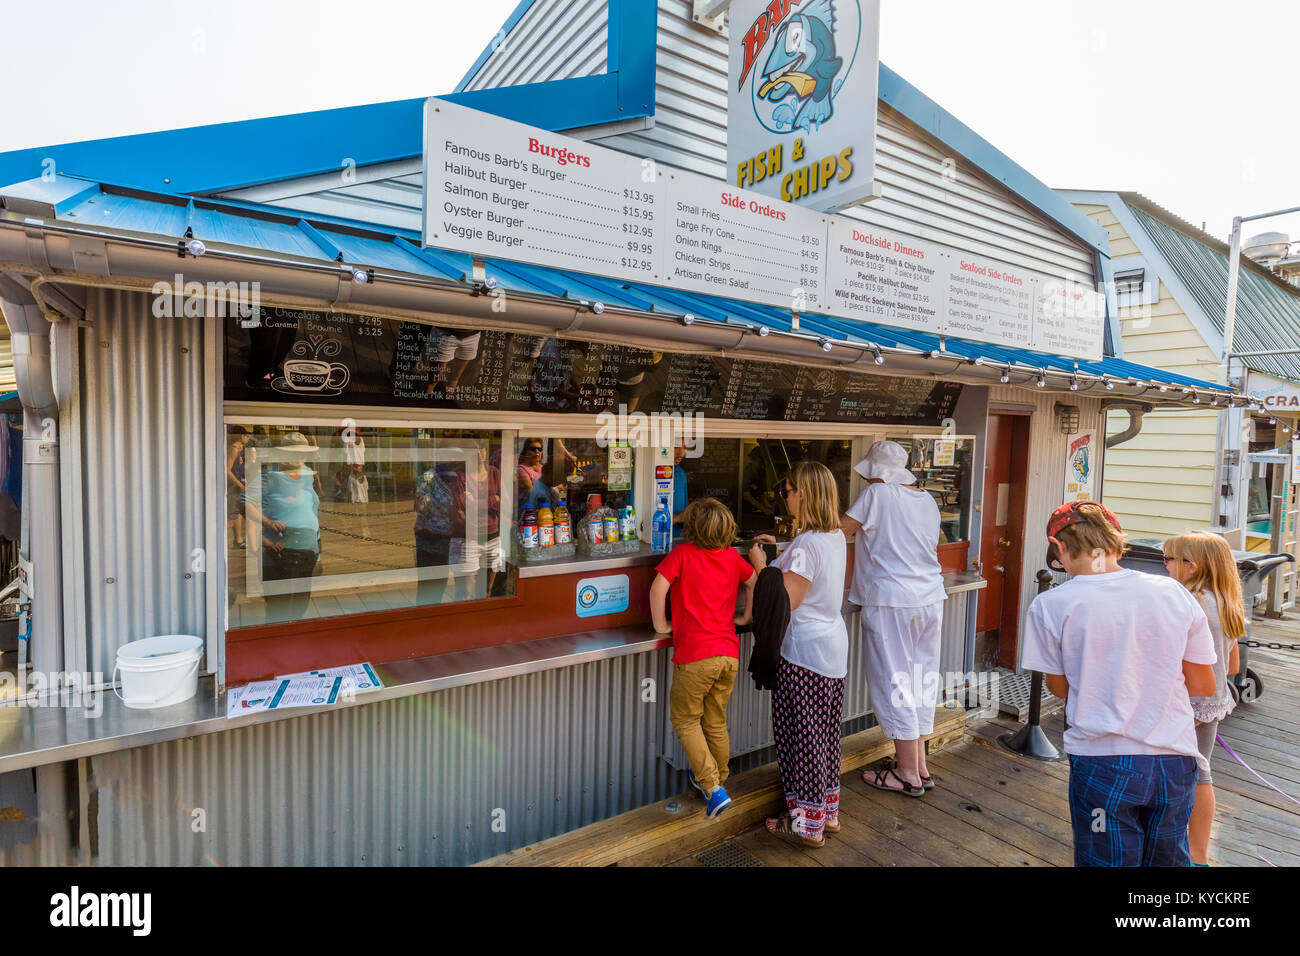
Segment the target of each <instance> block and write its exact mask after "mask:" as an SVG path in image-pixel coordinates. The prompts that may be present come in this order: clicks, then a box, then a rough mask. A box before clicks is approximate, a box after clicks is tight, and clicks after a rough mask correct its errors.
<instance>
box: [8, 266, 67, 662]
mask: <svg viewBox="0 0 1300 956" xmlns="http://www.w3.org/2000/svg"><path fill="white" fill-rule="evenodd" d="M0 312H3V314H4V320H5V322H6V323H7V324H8V326H9V332H10V336H11V337H12V340H13V356H14V379H15V380H16V382H17V386H18V397H19V400H20V401H21V402H22V406H23V509H22V541H21V547H22V552H23V554H24V555H25V556H26V557H27V559H28V560H29V561H30V562H31V563H32V609H31V625H32V629H31V639H30V642H29V644H28V661H27V663H28V664H29V666H31V667H33V668H35V669H39V670H42V671H59V670H62V669H63V557H62V552H61V548H60V541H61V539H62V511H61V507H60V500H61V499H60V487H59V434H58V429H59V405H58V400H57V396H56V393H55V390H54V374H53V364H52V361H51V351H50V342H51V330H52V329H53V325H52V323H51V322H50V321H49V320H48V319H47V318H46V315H45V313H44V311H43V310H42V309H41V307H40V305H39V304H38V303H37V301H36V298H35V297H34V296H33V295H32V294H31V293H30V292H29V291H28V290H26V289H24V288H22V286H21V285H19V284H18V283H17V282H14V281H13V280H12V279H10V278H9V277H7V276H0Z"/></svg>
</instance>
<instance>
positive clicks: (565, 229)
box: [424, 99, 662, 282]
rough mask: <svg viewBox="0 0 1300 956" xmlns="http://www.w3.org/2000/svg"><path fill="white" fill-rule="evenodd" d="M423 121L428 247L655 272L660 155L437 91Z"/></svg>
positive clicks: (616, 271)
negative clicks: (504, 115)
mask: <svg viewBox="0 0 1300 956" xmlns="http://www.w3.org/2000/svg"><path fill="white" fill-rule="evenodd" d="M424 128H425V143H426V145H425V160H424V161H425V178H424V184H425V188H424V244H425V245H427V246H434V247H437V248H441V249H459V250H461V251H463V252H469V253H471V254H473V255H475V256H479V257H484V256H491V257H496V258H502V259H518V260H521V261H523V262H535V263H539V264H545V265H548V266H554V267H555V268H559V269H573V270H576V271H579V272H594V273H597V274H599V275H605V276H612V277H615V278H619V279H630V280H633V281H643V282H654V281H657V280H658V278H659V246H658V238H659V236H660V235H661V233H660V231H659V216H660V209H661V208H662V202H661V196H660V190H659V184H658V182H657V180H658V176H659V173H658V171H657V170H656V168H655V164H654V163H650V162H646V163H643V162H642V161H641V160H640V159H638V158H636V157H635V156H629V155H627V154H626V153H617V152H615V151H614V150H612V149H604V148H602V147H599V146H592V145H590V144H588V143H584V142H583V141H581V140H576V139H572V138H570V137H568V136H560V135H557V134H554V133H547V132H545V131H543V130H539V129H536V128H534V127H531V126H525V125H524V124H523V123H515V122H513V121H511V120H505V119H501V118H500V117H497V116H490V115H488V114H486V113H483V112H480V111H479V110H472V109H469V108H467V107H464V106H458V105H456V104H454V103H448V102H446V101H444V100H438V99H430V100H428V101H427V102H426V104H425V114H424Z"/></svg>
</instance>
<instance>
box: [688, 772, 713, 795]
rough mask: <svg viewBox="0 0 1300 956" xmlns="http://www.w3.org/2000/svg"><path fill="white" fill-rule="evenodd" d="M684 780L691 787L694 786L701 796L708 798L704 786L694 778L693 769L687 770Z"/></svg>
mask: <svg viewBox="0 0 1300 956" xmlns="http://www.w3.org/2000/svg"><path fill="white" fill-rule="evenodd" d="M686 780H687V782H688V783H689V784H690V785H691V786H692V787H694V788H695V789H696V790H698V791H699V792H700V796H701V797H703V798H704V799H705V800H707V799H709V795H708V793H707V792H706V791H705V789H704V787H702V786H700V782H699V781H698V780H697V779H695V771H693V770H687V771H686Z"/></svg>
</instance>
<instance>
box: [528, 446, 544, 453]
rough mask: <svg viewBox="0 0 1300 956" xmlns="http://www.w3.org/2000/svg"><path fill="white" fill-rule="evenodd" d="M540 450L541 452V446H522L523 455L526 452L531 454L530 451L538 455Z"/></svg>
mask: <svg viewBox="0 0 1300 956" xmlns="http://www.w3.org/2000/svg"><path fill="white" fill-rule="evenodd" d="M541 450H542V446H541V445H525V446H524V453H525V454H527V453H528V452H531V451H535V452H538V453H540V452H541Z"/></svg>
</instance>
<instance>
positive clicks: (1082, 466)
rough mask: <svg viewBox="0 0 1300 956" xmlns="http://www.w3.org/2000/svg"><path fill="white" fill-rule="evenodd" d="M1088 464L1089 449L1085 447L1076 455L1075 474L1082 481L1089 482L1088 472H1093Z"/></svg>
mask: <svg viewBox="0 0 1300 956" xmlns="http://www.w3.org/2000/svg"><path fill="white" fill-rule="evenodd" d="M1091 470H1092V469H1091V467H1090V465H1089V464H1088V448H1087V446H1084V447H1083V448H1080V449H1079V450H1078V451H1077V452H1075V453H1074V473H1075V474H1076V475H1078V476H1079V480H1080V481H1087V480H1088V472H1089V471H1091Z"/></svg>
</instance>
